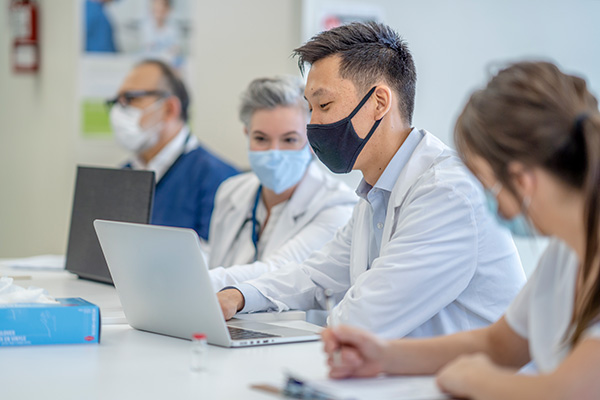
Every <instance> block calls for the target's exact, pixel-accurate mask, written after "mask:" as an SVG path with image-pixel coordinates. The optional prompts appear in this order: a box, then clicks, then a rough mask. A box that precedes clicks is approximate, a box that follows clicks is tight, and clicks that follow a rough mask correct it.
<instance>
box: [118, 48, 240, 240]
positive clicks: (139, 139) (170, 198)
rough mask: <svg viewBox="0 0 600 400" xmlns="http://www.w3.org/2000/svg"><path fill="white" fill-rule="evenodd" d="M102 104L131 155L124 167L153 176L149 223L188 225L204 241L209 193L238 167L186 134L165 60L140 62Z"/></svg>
mask: <svg viewBox="0 0 600 400" xmlns="http://www.w3.org/2000/svg"><path fill="white" fill-rule="evenodd" d="M107 105H108V106H109V108H110V122H111V125H112V128H113V131H114V134H115V139H116V140H117V142H118V143H119V144H120V145H121V146H122V147H123V148H125V149H126V150H128V151H129V152H131V153H132V158H131V159H130V160H129V161H128V162H127V163H126V164H125V165H124V167H125V168H132V169H140V170H151V171H154V172H155V174H156V181H157V183H156V192H155V197H154V207H153V214H152V223H153V224H157V225H168V226H178V227H186V228H192V229H194V230H195V231H196V232H198V235H199V236H200V237H201V238H203V239H207V238H208V228H209V225H210V216H211V213H212V209H213V202H214V197H215V192H216V191H217V188H218V187H219V185H220V184H221V182H222V181H224V180H225V179H227V178H229V177H231V176H233V175H235V174H237V172H238V171H237V170H236V169H235V168H234V167H233V166H231V165H229V164H228V163H226V162H225V161H223V160H222V159H220V158H219V157H217V156H216V155H214V154H212V153H210V152H209V151H207V150H206V149H205V148H203V147H202V146H200V144H199V142H198V139H197V138H196V137H195V136H193V135H192V134H191V132H190V129H189V127H188V124H187V120H188V105H189V97H188V93H187V90H186V88H185V86H184V84H183V82H182V81H181V80H180V79H179V78H178V77H177V76H176V74H175V73H174V72H173V70H172V69H171V68H170V67H169V66H168V65H166V64H165V63H163V62H161V61H157V60H145V61H142V62H141V63H139V64H137V65H136V66H135V67H134V68H133V70H132V71H131V72H130V73H129V75H127V77H126V78H125V81H124V82H123V84H122V85H121V87H120V89H119V92H118V94H117V96H116V97H115V98H114V99H111V100H109V101H107Z"/></svg>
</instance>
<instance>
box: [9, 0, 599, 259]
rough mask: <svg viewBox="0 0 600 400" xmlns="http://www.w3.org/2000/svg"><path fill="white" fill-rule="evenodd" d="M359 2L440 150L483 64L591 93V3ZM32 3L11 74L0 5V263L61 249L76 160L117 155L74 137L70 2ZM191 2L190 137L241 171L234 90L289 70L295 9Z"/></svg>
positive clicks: (283, 4) (482, 76) (286, 1)
mask: <svg viewBox="0 0 600 400" xmlns="http://www.w3.org/2000/svg"><path fill="white" fill-rule="evenodd" d="M323 2H325V1H323ZM369 2H370V3H374V4H377V5H380V6H381V7H382V8H384V9H385V16H386V20H385V22H386V23H388V24H390V25H391V26H392V27H394V28H395V29H396V30H397V31H398V32H399V33H401V34H402V35H403V36H404V38H405V39H406V40H407V41H408V43H409V45H410V48H411V49H412V51H413V54H414V56H415V60H416V64H417V71H418V83H417V104H416V111H415V119H414V124H415V125H416V126H418V127H421V128H425V129H428V130H430V131H431V132H433V133H435V134H436V135H437V136H438V137H440V138H441V139H442V140H444V141H445V142H446V143H449V144H450V143H451V142H452V140H451V132H452V126H453V122H454V119H455V117H456V115H457V113H458V111H459V110H460V109H461V107H462V106H463V104H464V102H465V100H466V96H467V94H468V93H469V92H470V91H471V90H472V89H473V88H475V87H477V86H479V85H481V84H483V83H484V82H485V80H486V78H487V76H488V74H487V72H486V70H487V68H488V65H489V64H490V62H491V61H504V60H506V59H517V58H521V57H525V56H527V57H530V56H543V57H544V58H552V59H554V60H556V61H558V62H559V64H560V65H562V66H563V67H564V68H565V69H566V70H568V71H575V72H578V73H580V74H582V75H584V76H585V77H586V78H587V79H588V81H589V82H590V84H591V86H592V88H593V89H595V91H596V93H598V90H599V88H600V53H599V52H598V51H597V50H596V48H597V41H598V38H600V24H598V23H597V19H598V16H600V2H599V1H593V0H568V1H567V0H565V1H534V0H529V1H526V2H525V1H516V0H505V1H502V2H499V1H496V2H492V1H478V0H453V1H451V2H449V1H444V0H420V1H394V0H369ZM40 3H41V7H42V32H41V37H42V70H41V72H40V73H39V74H37V75H34V76H16V75H13V74H12V72H11V71H10V69H9V58H8V54H9V40H8V31H7V15H6V10H7V8H8V0H4V1H0V127H1V129H2V130H1V131H0V184H1V185H2V191H1V194H0V257H13V256H27V255H33V254H39V253H47V252H52V253H63V252H64V251H65V246H66V237H67V229H68V223H69V218H70V207H71V201H72V198H71V197H72V186H73V181H74V173H75V165H76V163H89V164H100V165H116V164H117V163H118V162H119V160H121V159H122V158H123V156H124V154H123V153H122V152H120V151H118V150H117V148H116V146H114V144H113V143H112V142H111V141H110V140H94V141H90V140H87V139H86V140H84V139H82V138H80V137H79V134H78V123H79V119H78V111H79V109H78V104H77V97H76V96H77V86H76V78H77V75H78V71H79V69H78V55H79V48H80V45H79V39H78V35H79V34H80V28H79V27H80V16H79V2H77V1H73V0H51V1H50V0H41V1H40ZM194 3H195V4H196V10H195V15H196V24H195V27H194V28H195V30H196V38H195V42H194V44H193V46H192V52H193V53H194V65H195V69H196V71H194V74H193V80H192V81H191V83H190V87H191V92H192V96H193V99H192V100H193V106H192V108H193V110H192V111H193V130H194V132H195V134H196V135H197V136H198V137H199V138H200V139H201V140H202V141H203V142H204V143H205V144H206V145H207V146H208V147H209V148H211V149H213V150H214V151H215V152H217V153H218V154H220V155H222V156H224V157H225V158H227V159H229V160H230V161H232V162H234V163H235V164H237V165H238V166H242V167H246V166H247V165H248V163H247V156H246V151H245V149H246V143H245V141H244V140H243V139H242V136H241V135H242V133H241V132H242V131H241V129H242V127H241V124H240V123H239V122H238V120H237V107H238V100H239V94H240V92H241V91H242V90H243V89H244V87H245V86H246V85H247V84H248V82H249V81H250V80H251V79H253V78H255V77H257V76H264V75H272V74H277V73H293V74H295V73H298V72H297V67H296V62H295V60H293V59H291V58H290V54H291V51H292V50H293V48H295V47H297V46H298V45H300V44H301V39H300V37H301V33H300V30H301V21H300V18H301V8H302V7H301V5H302V4H301V2H300V1H299V0H254V1H244V0H226V1H212V2H208V1H206V0H203V1H198V2H194ZM338 3H339V2H338ZM345 3H352V2H350V1H346V2H345ZM353 3H357V2H353ZM527 247H530V248H532V249H533V251H532V256H531V260H533V259H534V258H535V256H536V254H537V252H536V250H535V247H532V246H529V245H528V244H526V245H525V248H524V250H523V252H524V253H526V252H527V251H528V250H527ZM527 263H528V264H532V261H528V262H527Z"/></svg>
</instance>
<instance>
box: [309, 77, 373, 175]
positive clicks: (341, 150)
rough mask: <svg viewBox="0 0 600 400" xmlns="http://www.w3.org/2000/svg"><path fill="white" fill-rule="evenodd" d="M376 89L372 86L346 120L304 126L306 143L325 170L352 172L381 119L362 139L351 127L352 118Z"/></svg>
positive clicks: (343, 172) (339, 172)
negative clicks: (324, 166)
mask: <svg viewBox="0 0 600 400" xmlns="http://www.w3.org/2000/svg"><path fill="white" fill-rule="evenodd" d="M376 88H377V86H374V87H373V88H372V89H371V90H369V93H367V95H366V96H365V97H363V99H362V100H361V101H360V103H359V104H358V106H356V108H355V109H354V111H352V112H351V113H350V115H348V116H347V117H346V118H344V119H341V120H339V121H337V122H334V123H332V124H308V125H307V126H306V131H307V136H308V141H309V143H310V145H311V147H312V148H313V150H314V151H315V154H316V155H317V157H319V160H321V162H322V163H323V164H325V165H326V166H327V168H329V169H330V170H331V171H332V172H335V173H336V174H346V173H348V172H350V171H352V167H354V163H355V162H356V158H357V157H358V155H359V154H360V152H361V151H362V149H363V147H365V144H367V142H368V141H369V139H370V138H371V135H373V132H375V129H377V127H378V126H379V123H380V122H381V120H382V119H383V117H381V118H380V119H378V120H377V121H375V123H374V124H373V127H372V128H371V130H370V131H369V133H368V134H367V136H366V137H365V138H364V139H361V138H360V137H359V136H358V135H357V134H356V131H355V130H354V127H353V126H352V121H351V120H352V117H354V115H356V113H357V112H358V111H359V110H360V109H361V108H362V106H364V105H365V103H366V102H367V100H369V97H371V95H372V94H373V92H374V91H375V89H376Z"/></svg>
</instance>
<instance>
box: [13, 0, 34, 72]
mask: <svg viewBox="0 0 600 400" xmlns="http://www.w3.org/2000/svg"><path fill="white" fill-rule="evenodd" d="M9 7H10V10H9V11H10V14H9V16H10V25H11V31H12V32H11V33H12V65H13V71H14V72H36V71H38V70H39V68H40V46H39V32H38V31H39V29H38V15H39V12H38V10H39V9H38V4H37V2H36V1H35V0H12V1H11V3H10V6H9Z"/></svg>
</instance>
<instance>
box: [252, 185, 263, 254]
mask: <svg viewBox="0 0 600 400" xmlns="http://www.w3.org/2000/svg"><path fill="white" fill-rule="evenodd" d="M261 193H262V185H259V186H258V190H257V191H256V198H255V199H254V207H252V244H253V245H254V261H256V260H258V239H259V238H260V224H259V223H258V220H257V219H256V210H257V209H258V202H259V201H260V194H261Z"/></svg>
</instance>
